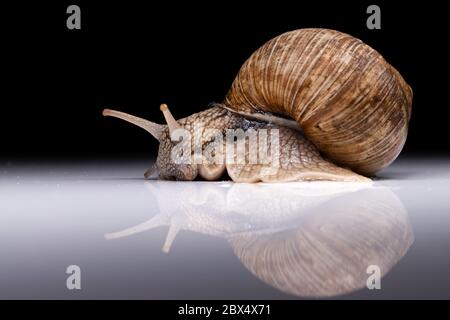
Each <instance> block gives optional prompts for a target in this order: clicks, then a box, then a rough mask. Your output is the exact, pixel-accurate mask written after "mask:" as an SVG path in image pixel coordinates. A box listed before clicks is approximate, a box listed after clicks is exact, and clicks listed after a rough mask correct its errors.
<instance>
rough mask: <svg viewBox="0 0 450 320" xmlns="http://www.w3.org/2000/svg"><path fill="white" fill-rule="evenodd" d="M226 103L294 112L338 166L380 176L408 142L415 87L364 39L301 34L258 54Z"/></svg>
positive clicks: (265, 47)
mask: <svg viewBox="0 0 450 320" xmlns="http://www.w3.org/2000/svg"><path fill="white" fill-rule="evenodd" d="M224 104H225V105H226V106H227V107H228V108H230V109H234V110H236V111H239V112H243V113H247V114H251V113H255V112H260V111H263V112H272V113H277V114H282V115H287V116H289V117H290V118H292V119H294V120H296V121H297V123H298V124H299V125H300V127H301V128H302V130H303V132H304V133H305V136H306V137H307V138H308V140H309V141H311V142H313V143H314V145H315V146H316V147H317V148H318V149H319V150H320V151H321V152H322V153H323V154H325V155H326V156H327V157H328V158H330V159H333V161H334V162H335V163H337V164H340V165H342V166H346V167H350V168H352V170H354V171H356V172H359V173H362V174H364V175H372V174H374V173H375V172H377V171H379V170H381V169H382V168H384V167H386V166H388V165H389V164H390V163H391V162H392V161H393V160H394V159H395V158H396V157H397V155H398V154H399V153H400V151H401V149H402V147H403V145H404V143H405V140H406V136H407V132H408V123H409V119H410V114H411V104H412V90H411V88H410V87H409V86H408V84H407V83H406V82H405V80H404V79H403V78H402V76H401V75H400V74H399V73H398V72H397V71H396V70H395V69H394V68H393V67H392V66H391V65H389V64H388V63H387V62H386V61H385V60H384V59H383V57H382V56H381V55H380V54H379V53H378V52H377V51H375V50H374V49H372V48H371V47H369V46H368V45H366V44H364V43H363V42H362V41H361V40H359V39H356V38H354V37H352V36H350V35H347V34H344V33H341V32H338V31H335V30H327V29H299V30H295V31H291V32H287V33H284V34H282V35H280V36H278V37H276V38H274V39H272V40H270V41H268V42H267V43H265V44H264V45H263V46H262V47H261V48H259V49H258V50H257V51H255V52H254V53H253V54H252V56H251V57H250V58H249V59H248V60H247V61H246V62H245V63H244V65H243V66H242V67H241V69H240V71H239V73H238V75H237V77H236V78H235V80H234V82H233V84H232V87H231V89H230V91H229V92H228V94H227V97H226V99H225V102H224Z"/></svg>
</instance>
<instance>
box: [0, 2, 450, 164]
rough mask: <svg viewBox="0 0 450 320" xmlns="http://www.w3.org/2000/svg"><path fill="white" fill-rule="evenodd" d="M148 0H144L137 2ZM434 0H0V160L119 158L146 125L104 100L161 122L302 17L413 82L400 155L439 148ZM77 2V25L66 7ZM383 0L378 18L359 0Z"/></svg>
mask: <svg viewBox="0 0 450 320" xmlns="http://www.w3.org/2000/svg"><path fill="white" fill-rule="evenodd" d="M144 3H145V4H144ZM442 3H443V2H442V1H441V2H438V1H436V3H434V4H433V3H431V2H430V1H427V2H423V3H419V2H417V3H416V2H412V1H390V2H383V1H370V2H368V1H359V2H358V1H345V2H336V1H333V2H332V1H329V2H327V1H299V0H294V1H293V0H290V1H280V0H278V1H272V2H262V1H257V2H256V1H255V2H250V1H240V2H233V1H227V2H224V1H222V2H217V1H209V2H205V3H199V2H197V1H193V0H191V1H184V2H182V3H181V4H178V3H175V2H172V3H169V2H167V1H164V2H157V1H145V2H132V1H119V2H115V3H112V2H106V1H105V2H100V1H96V2H95V3H94V1H90V2H88V1H77V0H73V1H70V2H68V1H55V2H54V3H48V2H47V3H36V2H31V1H30V3H26V2H20V3H16V4H14V5H12V4H9V5H2V8H1V12H2V18H1V23H2V29H1V34H2V40H1V41H2V44H1V51H2V55H3V59H2V60H3V61H2V71H1V74H2V78H3V81H2V83H3V84H2V95H1V104H0V105H1V116H0V124H1V127H0V134H1V138H2V144H1V148H0V159H1V160H14V159H23V160H27V159H45V160H48V159H67V158H70V159H75V158H76V159H80V158H81V159H91V158H97V157H102V158H120V157H134V156H140V155H144V154H148V155H149V154H151V153H154V152H155V151H156V147H157V143H156V141H155V140H153V139H152V138H151V137H150V136H149V135H148V134H147V133H146V132H144V131H143V130H140V129H138V128H135V127H133V126H130V125H127V124H125V123H122V122H120V121H118V120H115V119H111V118H103V117H102V116H101V110H102V109H103V108H104V107H111V108H116V109H119V110H123V111H126V112H129V113H133V114H136V115H138V116H143V117H146V118H148V119H151V120H154V121H158V122H162V119H163V118H162V115H161V114H160V112H159V104H160V103H162V102H165V103H168V104H169V105H170V107H171V110H172V112H173V113H174V115H175V116H176V117H184V116H187V115H189V114H190V113H192V112H195V111H200V110H202V109H203V108H205V107H206V105H207V104H208V103H209V102H211V101H220V100H221V99H222V98H223V97H224V95H225V94H226V92H227V90H228V88H229V86H230V84H231V82H232V80H233V78H234V76H235V75H236V73H237V71H238V69H239V67H240V66H241V64H242V63H243V62H244V61H245V59H246V58H248V57H249V56H250V54H251V53H252V52H253V51H254V50H255V49H257V48H258V47H259V46H260V45H262V44H263V43H264V42H265V41H267V40H269V39H270V38H272V37H274V36H276V35H278V34H281V33H283V32H285V31H289V30H293V29H297V28H303V27H324V28H332V29H337V30H340V31H343V32H347V33H350V34H352V35H354V36H356V37H358V38H360V39H362V40H363V41H364V42H366V43H368V44H369V45H371V46H372V47H374V48H375V49H377V50H378V51H379V52H380V53H381V54H382V55H383V56H384V57H385V58H386V59H387V60H388V61H389V62H390V63H391V64H392V65H394V66H395V67H396V68H397V69H398V70H399V71H400V72H401V73H402V75H403V76H404V77H405V79H406V80H407V82H408V83H409V84H410V85H411V87H412V88H413V90H414V102H413V113H412V121H411V128H410V135H409V138H408V141H407V145H406V147H405V150H404V153H403V155H408V154H417V153H420V154H429V153H433V154H435V153H444V152H447V151H448V150H449V149H450V148H449V142H448V141H447V138H448V136H449V134H448V129H447V127H448V126H449V125H448V121H449V118H448V117H447V116H448V114H449V112H448V98H447V92H448V91H449V90H448V89H447V85H448V79H447V73H448V62H447V60H448V51H447V49H445V42H446V41H447V39H448V34H447V30H445V26H446V20H445V19H446V16H445V9H444V4H442ZM70 4H78V5H79V6H80V8H81V20H82V22H81V24H82V29H81V30H68V29H67V28H66V18H67V16H68V15H67V14H66V8H67V6H68V5H70ZM370 4H378V5H379V6H380V7H381V27H382V29H381V30H368V29H367V28H366V19H367V17H368V15H367V14H366V8H367V6H368V5H370Z"/></svg>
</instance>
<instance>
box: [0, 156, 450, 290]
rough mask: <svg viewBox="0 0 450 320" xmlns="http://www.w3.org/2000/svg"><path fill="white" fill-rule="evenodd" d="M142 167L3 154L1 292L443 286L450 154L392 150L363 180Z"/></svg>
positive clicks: (449, 286)
mask: <svg viewBox="0 0 450 320" xmlns="http://www.w3.org/2000/svg"><path fill="white" fill-rule="evenodd" d="M147 167H148V163H145V162H123V163H106V164H105V163H91V164H77V165H70V164H65V165H55V164H48V165H44V166H43V165H40V166H32V165H22V164H15V163H12V164H11V163H9V164H8V163H6V164H2V166H1V167H0V173H1V180H0V241H1V242H0V298H62V299H71V298H160V299H164V298H179V299H189V298H190V299H198V298H200V299H202V298H232V299H235V298H236V299H237V298H249V299H259V298H263V299H280V298H283V299H290V298H294V299H299V298H311V297H332V298H369V299H379V298H386V299H389V298H450V275H447V274H446V271H447V270H450V268H449V267H450V250H448V247H449V245H450V217H449V215H450V197H449V195H450V194H449V191H448V190H450V188H449V187H450V161H448V159H446V160H445V159H444V160H441V161H431V160H421V159H403V160H402V159H400V160H399V161H397V162H396V163H395V164H394V165H393V166H391V167H390V168H389V169H387V170H386V171H385V172H383V173H381V174H380V177H379V178H378V179H377V180H375V181H374V183H373V184H354V183H333V182H313V183H289V184H256V185H250V184H234V183H231V182H215V183H211V182H164V181H145V180H143V179H141V176H142V173H143V172H144V171H145V169H146V168H147ZM73 264H75V265H78V266H79V267H80V268H81V286H82V288H81V290H68V289H67V288H66V278H67V277H68V276H69V275H68V274H66V268H67V266H69V265H73ZM371 265H376V266H378V267H379V269H380V271H381V276H382V278H381V289H380V290H369V289H367V287H366V284H367V279H368V277H369V276H370V274H368V273H367V268H368V267H369V266H371Z"/></svg>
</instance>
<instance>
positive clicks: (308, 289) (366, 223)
mask: <svg viewBox="0 0 450 320" xmlns="http://www.w3.org/2000/svg"><path fill="white" fill-rule="evenodd" d="M146 186H147V187H148V188H149V190H150V191H151V193H152V196H153V197H155V198H156V202H157V211H158V213H157V214H156V215H154V216H153V217H152V218H151V219H150V220H148V221H146V222H144V223H142V224H139V225H137V226H134V227H131V228H128V229H125V230H122V231H119V232H114V233H110V234H107V235H105V236H106V238H107V239H114V238H120V237H124V236H129V235H131V234H135V233H138V232H142V231H145V230H149V229H152V228H155V227H159V226H163V225H167V226H169V231H168V235H167V238H166V241H165V243H164V246H163V251H166V252H168V251H169V250H170V247H171V245H172V243H173V241H174V239H175V237H176V234H177V232H178V231H179V230H183V229H184V230H190V231H194V232H200V233H204V234H209V235H213V236H218V237H223V238H226V239H228V241H229V243H230V245H231V246H232V248H233V250H234V252H235V254H236V256H237V257H238V258H239V259H240V260H241V262H242V263H243V265H244V266H245V267H246V268H247V269H248V270H249V271H250V272H252V273H253V274H254V275H255V276H256V277H258V278H259V279H261V280H262V281H264V282H265V283H267V284H269V285H271V286H273V287H275V288H277V289H279V290H281V291H283V292H286V293H289V294H293V295H296V296H303V297H324V296H336V295H341V294H345V293H349V292H352V291H354V290H357V289H360V288H363V287H365V286H366V281H367V278H368V276H369V275H368V274H367V273H366V270H367V267H368V266H369V265H377V266H379V267H380V270H381V275H382V276H384V275H386V274H387V273H388V272H389V270H391V268H392V267H393V266H394V265H395V264H396V263H397V262H398V261H399V260H400V259H401V258H402V257H403V256H404V255H405V253H406V252H407V251H408V249H409V247H410V246H411V244H412V243H413V240H414V237H413V232H412V229H411V225H410V223H409V219H408V215H407V212H406V210H405V208H404V206H403V205H402V203H401V202H400V200H399V199H398V198H397V196H396V195H395V194H394V193H393V192H392V191H390V190H389V189H388V188H384V187H367V185H361V186H358V185H357V184H346V183H342V184H340V183H333V182H329V183H327V182H323V183H322V182H315V183H298V184H296V183H290V184H257V185H254V184H253V185H248V184H229V183H202V182H200V183H179V182H178V183H176V182H164V181H149V182H147V183H146Z"/></svg>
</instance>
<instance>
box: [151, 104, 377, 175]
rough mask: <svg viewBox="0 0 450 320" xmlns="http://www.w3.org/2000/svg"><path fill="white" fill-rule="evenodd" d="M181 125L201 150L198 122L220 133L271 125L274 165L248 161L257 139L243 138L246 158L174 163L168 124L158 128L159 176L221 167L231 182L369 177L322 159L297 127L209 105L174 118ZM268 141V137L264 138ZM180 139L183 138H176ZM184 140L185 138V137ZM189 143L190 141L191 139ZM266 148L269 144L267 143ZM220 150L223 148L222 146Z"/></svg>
mask: <svg viewBox="0 0 450 320" xmlns="http://www.w3.org/2000/svg"><path fill="white" fill-rule="evenodd" d="M178 123H179V124H180V125H181V127H182V128H184V129H187V130H189V131H190V132H191V137H192V139H196V138H199V137H200V138H201V141H203V143H202V149H203V150H204V149H205V148H206V147H207V146H208V144H209V143H211V141H210V139H208V138H207V137H205V136H202V135H203V133H204V131H200V130H197V128H198V127H196V125H197V126H198V125H199V124H201V127H202V128H203V129H204V128H214V129H220V130H221V132H222V133H223V135H224V138H223V142H224V143H225V141H226V139H225V132H226V129H243V130H244V131H246V130H250V129H252V130H256V131H257V130H260V129H267V130H268V134H269V135H270V134H271V132H272V130H273V129H278V130H279V143H280V154H279V157H277V158H276V159H279V164H278V166H273V162H272V161H269V162H268V163H264V164H259V163H257V164H255V163H250V162H249V161H248V153H249V151H250V148H252V149H253V150H258V148H259V141H258V143H253V144H250V143H249V141H248V140H246V149H245V150H246V157H245V159H246V161H245V162H244V163H243V164H236V157H234V159H232V160H233V161H228V162H226V163H225V164H224V165H221V164H212V163H209V164H208V163H207V164H201V165H196V164H175V163H173V161H171V160H170V159H171V158H170V154H171V150H172V148H173V147H174V145H175V142H172V141H171V140H170V136H169V130H168V128H166V129H164V130H163V131H162V134H161V137H160V147H159V152H158V158H157V161H156V167H157V168H156V169H157V170H158V172H159V177H160V178H161V179H177V180H194V179H195V178H196V177H197V176H198V175H199V174H200V176H202V177H203V178H205V179H207V180H217V179H218V178H219V177H220V176H222V175H223V173H224V171H225V169H226V170H227V172H228V175H229V176H230V177H231V179H233V181H235V182H258V181H264V182H286V181H304V180H336V181H370V179H368V178H365V177H363V176H360V175H358V174H355V173H354V172H352V171H350V170H347V169H344V168H340V167H338V166H336V165H335V164H333V163H332V162H330V161H328V160H326V159H324V158H323V157H322V156H321V155H320V153H319V151H318V150H317V148H315V147H314V145H313V144H312V143H310V142H309V141H308V140H307V139H306V138H305V137H304V136H303V135H302V134H301V133H300V131H297V130H294V129H291V128H287V127H282V126H278V125H274V124H271V123H267V122H259V121H252V120H249V119H246V118H244V117H242V116H240V115H236V114H234V113H232V112H230V111H228V110H226V109H224V108H221V107H213V108H210V109H207V110H205V111H203V112H200V113H196V114H193V115H191V116H189V117H187V118H184V119H180V120H178ZM268 140H269V141H270V139H268ZM179 143H183V142H179ZM185 143H187V141H185ZM191 143H193V142H192V141H191ZM269 148H270V144H269ZM223 150H226V148H224V149H223Z"/></svg>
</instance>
